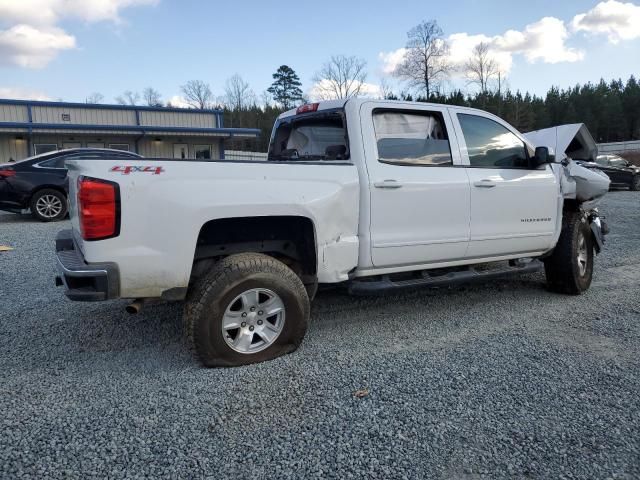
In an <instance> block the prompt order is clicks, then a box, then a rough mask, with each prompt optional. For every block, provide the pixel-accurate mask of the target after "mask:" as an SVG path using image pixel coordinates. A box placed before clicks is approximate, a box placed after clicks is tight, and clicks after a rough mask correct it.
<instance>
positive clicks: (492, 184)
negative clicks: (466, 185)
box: [473, 178, 496, 188]
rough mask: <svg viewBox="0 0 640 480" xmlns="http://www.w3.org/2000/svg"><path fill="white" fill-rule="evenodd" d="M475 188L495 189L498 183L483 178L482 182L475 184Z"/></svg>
mask: <svg viewBox="0 0 640 480" xmlns="http://www.w3.org/2000/svg"><path fill="white" fill-rule="evenodd" d="M473 186H474V187H480V188H493V187H495V186H496V183H495V182H494V181H492V180H489V179H488V178H483V179H482V180H479V181H477V182H473Z"/></svg>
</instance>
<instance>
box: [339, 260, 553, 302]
mask: <svg viewBox="0 0 640 480" xmlns="http://www.w3.org/2000/svg"><path fill="white" fill-rule="evenodd" d="M542 267H543V264H542V262H541V261H540V260H532V261H530V262H528V263H526V264H519V265H518V264H516V265H513V266H508V267H502V268H495V269H491V270H487V271H482V270H477V269H475V268H473V267H470V268H468V269H465V270H458V271H451V272H447V273H444V274H441V275H432V273H430V271H429V270H423V271H422V272H421V278H411V279H408V280H392V279H391V278H390V276H389V275H383V276H381V277H380V278H379V279H378V280H353V281H351V283H350V284H349V287H348V288H349V293H350V294H351V295H379V294H381V293H388V292H393V291H397V290H403V289H410V288H419V287H440V286H445V285H455V284H458V283H468V282H474V281H478V280H490V279H494V278H502V277H505V276H508V275H514V274H522V273H534V272H538V271H540V270H541V269H542Z"/></svg>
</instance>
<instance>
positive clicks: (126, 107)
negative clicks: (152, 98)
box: [0, 98, 223, 113]
mask: <svg viewBox="0 0 640 480" xmlns="http://www.w3.org/2000/svg"><path fill="white" fill-rule="evenodd" d="M0 105H31V106H39V107H69V108H99V109H105V110H141V111H143V110H144V111H149V112H180V113H185V112H186V113H189V112H191V113H223V110H220V109H217V108H204V109H199V108H178V107H147V106H143V105H116V104H112V103H79V102H53V101H48V100H47V101H43V100H14V99H10V98H0Z"/></svg>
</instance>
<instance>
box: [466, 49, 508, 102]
mask: <svg viewBox="0 0 640 480" xmlns="http://www.w3.org/2000/svg"><path fill="white" fill-rule="evenodd" d="M464 70H465V73H466V76H467V80H468V82H469V83H471V84H475V85H478V87H480V93H486V92H487V91H488V90H489V81H490V80H491V79H492V78H493V77H497V76H498V75H499V74H500V68H499V66H498V62H496V60H495V59H494V58H493V56H492V55H491V51H490V47H489V44H488V43H486V42H480V43H479V44H478V45H476V46H475V47H473V52H472V54H471V58H470V59H469V60H468V61H467V63H465V65H464Z"/></svg>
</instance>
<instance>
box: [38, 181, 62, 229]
mask: <svg viewBox="0 0 640 480" xmlns="http://www.w3.org/2000/svg"><path fill="white" fill-rule="evenodd" d="M30 206H31V214H32V215H33V218H35V219H36V220H40V221H41V222H57V221H59V220H62V219H63V218H64V217H65V216H66V215H67V197H66V196H65V194H64V193H62V192H59V191H58V190H53V189H51V188H45V189H42V190H40V191H38V192H36V193H35V194H34V195H33V197H32V198H31V205H30Z"/></svg>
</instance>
